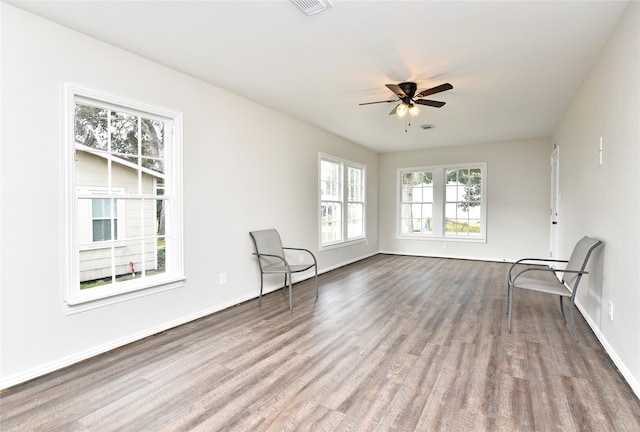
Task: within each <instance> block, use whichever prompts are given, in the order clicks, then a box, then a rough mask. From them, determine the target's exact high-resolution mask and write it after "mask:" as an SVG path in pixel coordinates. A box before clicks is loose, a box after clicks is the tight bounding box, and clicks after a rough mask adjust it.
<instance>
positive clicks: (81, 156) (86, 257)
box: [76, 151, 158, 282]
mask: <svg viewBox="0 0 640 432" xmlns="http://www.w3.org/2000/svg"><path fill="white" fill-rule="evenodd" d="M106 178H107V161H106V160H105V159H104V158H101V157H99V156H96V155H92V154H90V153H87V152H81V151H77V152H76V185H77V186H78V189H79V190H85V191H86V190H91V189H92V188H106V186H107V184H106ZM112 182H113V184H112V187H113V188H118V189H120V190H121V191H122V192H123V193H125V194H136V193H138V178H137V172H136V171H134V170H132V169H130V168H128V167H126V166H123V165H120V164H118V163H113V166H112ZM141 185H142V190H141V191H140V192H142V193H145V194H153V193H154V191H155V186H156V181H155V179H154V178H153V176H151V175H148V174H145V173H143V174H142V181H141ZM97 198H99V196H97ZM82 201H83V200H80V202H79V203H78V205H79V206H80V208H79V209H78V217H79V218H80V219H81V220H79V221H78V240H79V242H80V244H81V247H80V253H79V254H80V282H85V281H91V280H96V279H102V278H107V277H110V276H111V274H112V270H111V256H112V251H111V247H110V246H109V245H100V243H93V242H92V227H91V200H90V199H87V200H86V201H87V203H86V204H83V203H82ZM117 206H118V215H119V218H118V225H119V226H118V237H117V238H118V240H119V241H118V242H117V243H116V247H115V248H114V252H113V255H114V260H115V273H116V275H125V274H130V273H131V272H132V268H131V263H133V269H134V270H135V272H140V271H141V270H142V261H143V259H142V252H143V247H144V266H145V269H146V270H147V271H148V270H155V269H156V268H157V264H158V260H157V244H156V241H155V240H154V239H147V240H144V241H143V240H141V237H142V236H143V235H144V236H147V237H149V236H153V235H154V230H155V228H156V226H155V214H156V210H155V201H144V202H142V201H140V200H138V199H135V200H126V199H119V200H118V203H117ZM143 207H144V208H143ZM143 213H144V218H145V221H144V226H145V227H147V231H146V232H144V233H143V232H142V229H143V226H142V223H141V221H142V217H143V216H142V215H143Z"/></svg>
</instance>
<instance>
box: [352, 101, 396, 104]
mask: <svg viewBox="0 0 640 432" xmlns="http://www.w3.org/2000/svg"><path fill="white" fill-rule="evenodd" d="M385 102H388V103H391V102H398V101H397V100H390V101H377V102H363V103H361V104H358V105H371V104H378V103H385Z"/></svg>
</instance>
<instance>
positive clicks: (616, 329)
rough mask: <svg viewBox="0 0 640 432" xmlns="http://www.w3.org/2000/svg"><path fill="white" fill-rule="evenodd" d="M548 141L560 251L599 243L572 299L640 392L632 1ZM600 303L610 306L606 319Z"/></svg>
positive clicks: (638, 158) (638, 118)
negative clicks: (582, 242)
mask: <svg viewBox="0 0 640 432" xmlns="http://www.w3.org/2000/svg"><path fill="white" fill-rule="evenodd" d="M600 137H602V139H603V163H602V165H600V164H599V162H598V151H599V143H600ZM553 142H555V143H556V144H557V145H558V146H559V148H560V202H559V225H558V229H559V245H560V253H561V254H563V253H564V254H566V253H568V251H569V250H570V248H571V247H572V245H573V244H574V243H575V242H576V241H577V240H578V239H579V238H580V237H581V236H582V235H584V234H589V235H592V236H594V237H597V238H599V239H601V240H603V241H604V243H605V245H604V247H603V248H601V249H602V250H601V251H599V253H598V254H597V255H596V256H595V258H596V259H595V260H594V263H593V266H591V267H592V270H593V272H592V273H591V274H590V279H589V281H588V284H587V285H586V287H585V288H586V289H583V290H581V291H579V292H578V300H579V303H580V307H581V310H582V312H583V314H585V315H586V317H587V320H588V321H589V323H590V324H591V326H592V327H593V329H594V331H595V333H596V335H598V337H599V338H600V339H601V341H602V343H603V345H604V346H605V348H606V349H607V351H608V352H609V354H610V355H611V357H612V358H613V360H614V361H615V362H616V364H617V366H618V368H619V369H620V370H621V372H622V373H623V374H624V375H625V377H626V379H627V381H628V382H629V383H630V384H631V386H632V387H633V388H634V390H635V392H636V394H638V395H640V226H639V223H640V180H639V177H638V175H639V174H640V3H639V2H637V1H633V2H629V6H628V7H627V10H626V11H625V13H624V14H623V15H622V17H621V18H620V22H619V23H618V25H617V27H616V29H615V30H614V32H613V33H612V35H611V37H610V39H609V41H608V42H607V44H606V46H605V47H604V49H603V51H602V53H601V54H600V56H599V58H598V60H597V62H596V64H595V66H594V67H593V69H592V70H591V72H590V73H589V75H588V77H587V79H586V80H585V81H584V82H583V83H582V86H581V88H580V90H579V92H578V93H577V95H576V97H575V99H574V100H573V102H572V103H571V105H570V107H569V109H568V110H567V112H566V113H565V116H564V118H563V119H562V121H561V122H560V124H559V125H558V127H557V130H556V132H555V133H554V136H553ZM608 302H612V303H613V306H614V316H613V321H610V320H609V317H608Z"/></svg>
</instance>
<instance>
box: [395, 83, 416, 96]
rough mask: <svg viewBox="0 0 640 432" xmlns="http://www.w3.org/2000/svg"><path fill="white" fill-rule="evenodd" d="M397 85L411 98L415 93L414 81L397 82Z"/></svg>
mask: <svg viewBox="0 0 640 432" xmlns="http://www.w3.org/2000/svg"><path fill="white" fill-rule="evenodd" d="M398 87H400V88H401V89H402V91H403V92H404V94H406V95H407V96H408V97H409V98H412V97H413V96H414V95H415V94H416V90H418V84H416V83H414V82H403V83H400V84H398Z"/></svg>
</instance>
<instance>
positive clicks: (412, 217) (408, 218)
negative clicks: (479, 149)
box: [398, 162, 487, 241]
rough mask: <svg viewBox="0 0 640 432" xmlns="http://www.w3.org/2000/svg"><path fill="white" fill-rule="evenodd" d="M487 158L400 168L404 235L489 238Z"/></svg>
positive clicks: (399, 228)
mask: <svg viewBox="0 0 640 432" xmlns="http://www.w3.org/2000/svg"><path fill="white" fill-rule="evenodd" d="M486 172H487V164H486V163H485V162H481V163H473V164H461V165H452V166H432V167H420V168H403V169H400V170H398V179H399V197H400V199H399V216H398V225H399V227H398V232H399V235H400V237H412V238H427V239H428V238H437V239H443V238H446V239H447V240H450V239H451V240H455V239H457V240H467V241H486V219H487V214H486V191H487V188H486V175H487V174H486Z"/></svg>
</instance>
